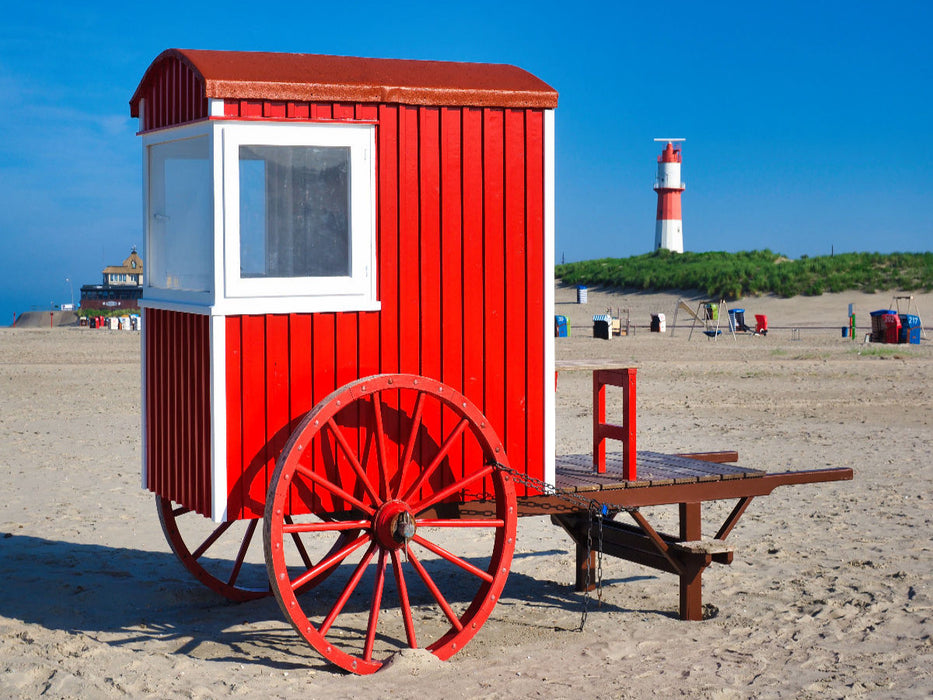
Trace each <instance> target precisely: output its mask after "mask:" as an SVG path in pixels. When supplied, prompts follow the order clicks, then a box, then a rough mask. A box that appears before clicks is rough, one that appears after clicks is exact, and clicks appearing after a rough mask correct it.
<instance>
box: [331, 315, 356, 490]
mask: <svg viewBox="0 0 933 700" xmlns="http://www.w3.org/2000/svg"><path fill="white" fill-rule="evenodd" d="M357 330H358V328H357V315H356V314H355V313H338V314H335V317H334V340H335V342H336V345H335V354H334V359H335V388H337V389H339V388H340V387H342V386H346V385H347V384H349V383H350V382H352V381H354V380H356V379H359V343H358V336H357ZM362 413H363V411H362V410H361V406H360V404H359V402H357V405H356V406H353V407H351V408H350V409H349V410H347V411H345V412H344V416H343V417H344V418H345V419H346V423H345V424H344V425H343V426H342V427H341V429H342V431H343V434H344V436H345V437H346V438H347V441H348V442H349V444H350V445H355V446H356V448H357V454H358V455H359V454H360V452H359V448H360V442H359V436H360V431H359V429H358V426H359V425H360V420H361V419H362ZM337 475H338V482H337V483H338V484H354V483H356V479H355V478H354V471H353V468H352V467H351V466H350V464H349V463H348V462H347V461H346V457H345V456H343V455H342V456H341V459H340V460H339V461H338V470H337ZM356 495H360V494H356Z"/></svg>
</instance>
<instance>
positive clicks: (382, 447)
mask: <svg viewBox="0 0 933 700" xmlns="http://www.w3.org/2000/svg"><path fill="white" fill-rule="evenodd" d="M370 398H371V399H372V404H373V414H374V415H375V417H376V456H377V458H378V461H379V493H380V494H381V495H382V498H383V500H385V499H388V498H389V464H388V463H387V462H386V440H385V429H384V428H383V425H382V402H381V401H380V400H379V393H378V392H373V394H372V396H371V397H370Z"/></svg>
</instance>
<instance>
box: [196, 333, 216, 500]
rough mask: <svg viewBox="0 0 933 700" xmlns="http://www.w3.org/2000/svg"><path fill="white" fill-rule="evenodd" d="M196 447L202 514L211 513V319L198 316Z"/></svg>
mask: <svg viewBox="0 0 933 700" xmlns="http://www.w3.org/2000/svg"><path fill="white" fill-rule="evenodd" d="M198 321H199V324H198V325H199V326H200V330H199V333H198V338H199V343H198V373H199V375H200V376H199V380H198V386H199V387H200V391H199V396H198V399H199V400H198V423H199V436H200V437H199V439H198V446H199V448H200V449H199V452H200V461H201V470H200V471H201V480H200V481H201V483H200V492H201V504H202V507H203V509H204V511H203V512H205V513H207V514H210V512H211V476H212V475H211V465H212V464H213V459H212V457H213V452H212V446H211V317H210V316H198Z"/></svg>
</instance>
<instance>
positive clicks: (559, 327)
mask: <svg viewBox="0 0 933 700" xmlns="http://www.w3.org/2000/svg"><path fill="white" fill-rule="evenodd" d="M569 335H570V325H569V324H568V323H567V317H566V316H555V317H554V337H555V338H566V337H567V336H569Z"/></svg>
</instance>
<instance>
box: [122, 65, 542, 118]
mask: <svg viewBox="0 0 933 700" xmlns="http://www.w3.org/2000/svg"><path fill="white" fill-rule="evenodd" d="M172 60H175V61H180V62H181V63H183V64H186V65H188V66H189V67H190V68H191V69H192V70H193V71H194V72H195V74H196V75H197V76H198V77H199V78H201V79H202V80H203V82H204V92H205V95H204V96H205V97H207V98H216V99H243V100H300V101H335V102H379V103H397V104H412V105H437V106H443V105H448V106H478V107H521V108H528V107H531V108H545V109H548V108H554V107H556V106H557V91H556V90H554V88H552V87H551V86H549V85H548V84H547V83H545V82H544V81H542V80H540V79H538V78H536V77H535V76H533V75H532V74H531V73H529V72H527V71H525V70H522V69H521V68H517V67H516V66H509V65H502V64H492V63H454V62H449V61H415V60H402V59H386V58H355V57H351V56H326V55H319V54H290V53H267V52H252V51H202V50H195V49H168V50H166V51H163V52H162V53H161V54H160V55H159V56H158V57H157V58H156V59H155V60H154V61H153V62H152V64H151V65H150V66H149V68H148V69H147V70H146V74H145V75H144V76H143V79H142V81H140V84H139V87H137V88H136V92H135V93H134V94H133V97H132V99H131V100H130V112H131V114H132V115H133V116H134V117H136V116H139V99H140V98H141V97H142V95H143V94H144V92H145V89H146V86H147V85H148V83H149V81H150V80H153V79H154V76H157V75H158V73H159V70H160V65H161V64H162V63H163V62H164V61H172Z"/></svg>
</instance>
